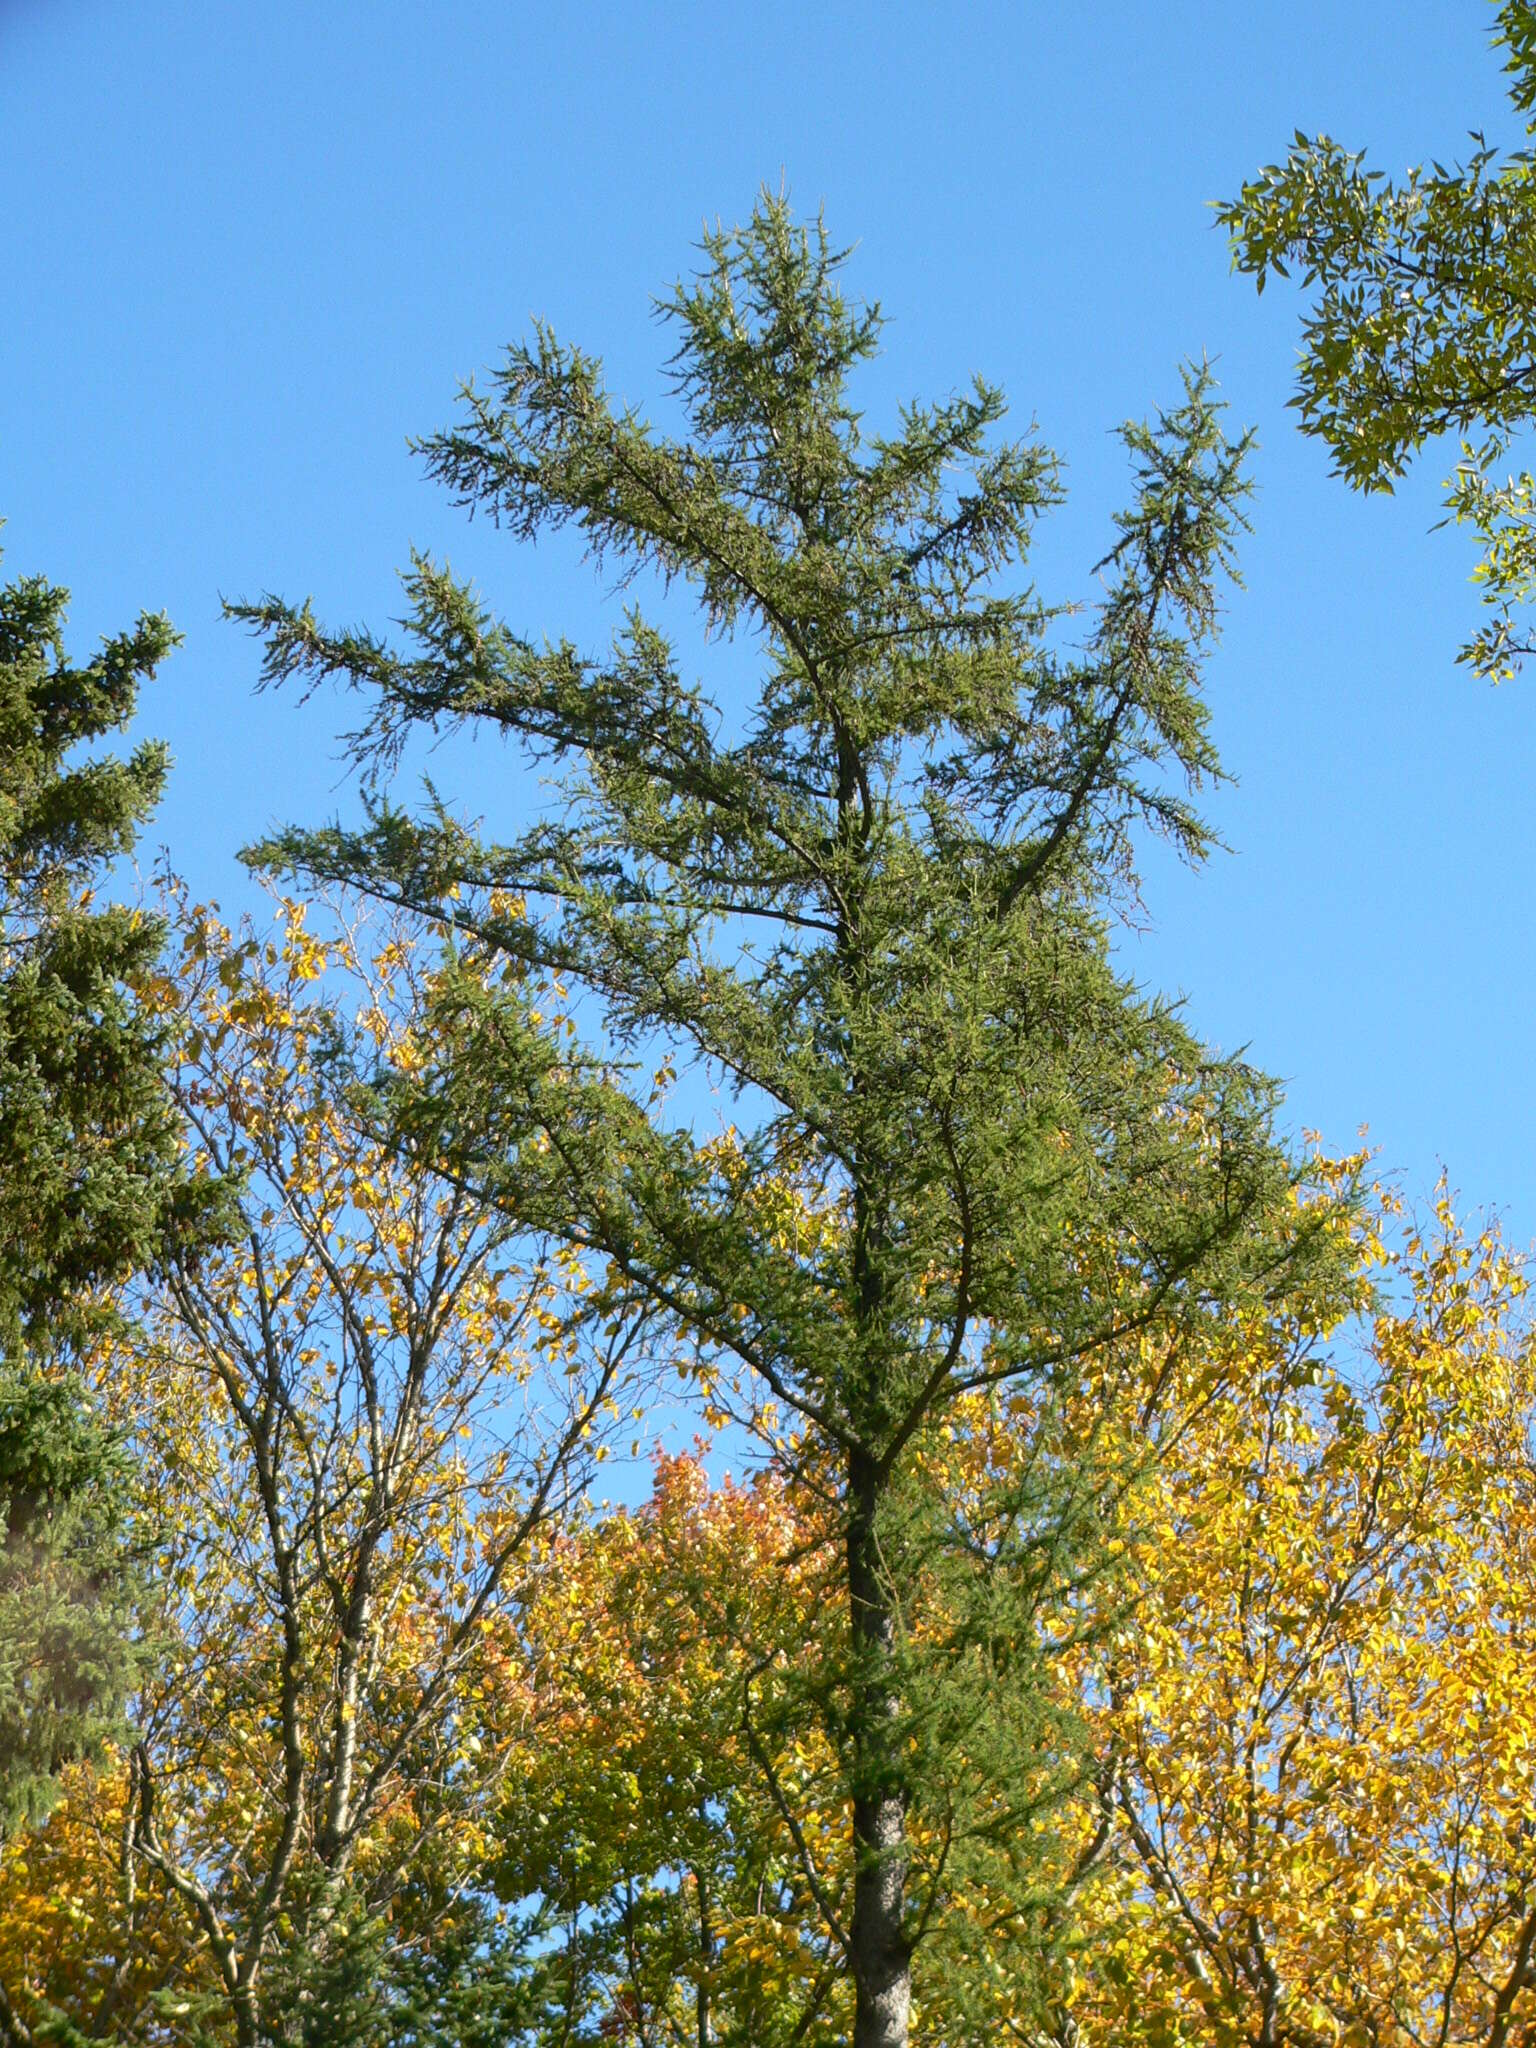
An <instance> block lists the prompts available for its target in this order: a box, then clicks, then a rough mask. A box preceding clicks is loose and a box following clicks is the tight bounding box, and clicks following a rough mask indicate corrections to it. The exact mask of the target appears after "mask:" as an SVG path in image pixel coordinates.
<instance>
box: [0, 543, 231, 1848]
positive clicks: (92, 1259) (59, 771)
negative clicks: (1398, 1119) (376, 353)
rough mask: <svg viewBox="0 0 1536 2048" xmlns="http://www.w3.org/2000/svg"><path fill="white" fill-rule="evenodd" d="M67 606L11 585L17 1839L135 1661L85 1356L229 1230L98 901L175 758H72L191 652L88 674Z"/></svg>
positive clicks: (9, 1459) (4, 1690)
mask: <svg viewBox="0 0 1536 2048" xmlns="http://www.w3.org/2000/svg"><path fill="white" fill-rule="evenodd" d="M67 596H68V593H67V592H65V591H63V590H60V589H58V588H56V587H55V586H53V585H51V584H49V583H47V582H46V581H44V580H43V579H41V578H38V577H30V578H25V579H23V580H21V581H18V582H15V583H12V584H9V585H7V586H5V587H3V588H0V1532H3V1547H0V1827H3V1825H4V1824H5V1823H7V1822H14V1821H16V1820H17V1819H19V1818H21V1817H23V1816H30V1817H33V1818H35V1817H37V1816H38V1815H39V1814H40V1813H41V1812H42V1811H44V1810H45V1809H46V1807H47V1805H48V1803H49V1801H50V1799H51V1797H52V1793H53V1789H54V1779H55V1775H56V1773H57V1771H58V1769H59V1768H60V1766H61V1765H62V1764H64V1763H65V1762H67V1761H69V1760H70V1759H71V1758H75V1757H79V1756H82V1755H85V1754H88V1753H89V1752H90V1751H91V1749H92V1748H93V1747H94V1746H95V1745H96V1743H97V1742H98V1741H99V1740H100V1738H101V1736H102V1734H103V1732H104V1731H105V1730H106V1729H108V1728H109V1727H110V1726H111V1725H112V1724H113V1719H114V1716H115V1714H116V1711H117V1709H118V1708H119V1706H120V1703H121V1701H122V1698H123V1695H124V1692H125V1689H126V1688H127V1686H128V1684H129V1682H130V1678H131V1673H132V1665H133V1651H132V1643H131V1636H132V1630H131V1618H130V1615H129V1612H128V1605H129V1598H130V1593H131V1573H130V1570H129V1566H128V1562H127V1558H126V1553H125V1550H124V1535H123V1529H122V1519H121V1514H120V1509H119V1502H120V1498H121V1487H120V1486H119V1485H117V1483H116V1482H117V1481H118V1480H119V1478H120V1468H119V1461H118V1453H117V1451H116V1450H115V1448H114V1446H113V1443H112V1440H111V1438H110V1436H109V1434H108V1433H107V1432H106V1431H105V1430H104V1428H103V1427H102V1425H101V1424H100V1422H99V1420H98V1419H97V1418H95V1417H94V1416H93V1415H92V1413H91V1412H90V1409H89V1406H88V1404H87V1403H86V1401H85V1399H84V1397H83V1395H82V1393H81V1390H80V1387H79V1384H78V1381H77V1380H76V1378H75V1377H74V1375H73V1374H72V1371H71V1358H72V1354H73V1353H75V1352H76V1351H77V1349H78V1347H79V1346H80V1345H82V1344H84V1343H86V1342H88V1341H90V1340H91V1338H92V1337H93V1335H94V1334H95V1333H97V1332H98V1331H99V1330H100V1329H101V1328H102V1326H103V1323H104V1321H105V1320H107V1319H108V1318H109V1316H110V1292H111V1290H112V1288H113V1287H114V1286H115V1285H116V1284H118V1283H120V1282H121V1281H123V1280H124V1279H126V1278H127V1277H128V1275H130V1274H131V1273H133V1272H134V1271H136V1270H140V1269H143V1268H146V1267H148V1266H150V1265H152V1264H153V1263H154V1262H155V1261H156V1259H157V1258H159V1257H160V1256H161V1255H162V1254H163V1253H164V1251H165V1250H166V1249H167V1247H168V1245H169V1244H170V1243H171V1242H173V1241H176V1242H182V1243H186V1242H190V1241H192V1240H194V1239H195V1238H196V1237H197V1236H199V1235H200V1234H201V1233H202V1232H203V1231H204V1230H205V1229H206V1228H207V1227H209V1226H210V1225H211V1223H212V1221H213V1216H214V1211H213V1208H212V1206H211V1203H212V1202H215V1201H216V1200H217V1196H216V1194H213V1193H211V1191H209V1190H208V1189H206V1188H198V1187H196V1186H194V1185H193V1184H191V1183H190V1182H189V1181H188V1179H187V1178H186V1176H185V1173H184V1170H183V1165H182V1161H181V1156H180V1152H181V1148H180V1143H179V1136H178V1124H177V1120H176V1117H175V1115H174V1113H173V1110H172V1106H171V1102H170V1098H169V1095H168V1093H167V1091H166V1087H165V1083H164V1078H163V1073H162V1064H163V1062H162V1052H163V1047H162V1043H161V1031H160V1027H159V1026H158V1025H156V1024H155V1023H154V1022H153V1021H152V1020H151V1019H150V1018H149V1017H148V1016H147V1014H146V1013H145V1012H144V1011H143V1010H142V1009H141V1007H140V1005H139V1003H138V1001H137V999H136V997H135V994H134V989H135V985H136V984H138V983H140V982H141V980H142V977H143V976H144V975H145V974H146V973H147V972H148V971H149V970H150V968H151V967H152V966H153V965H154V962H155V960H156V957H157V954H158V952H159V947H160V939H161V933H160V930H159V927H158V926H157V924H156V923H155V921H154V920H153V919H151V918H148V917H145V916H144V915H143V914H142V913H141V912H139V911H138V910H135V909H132V908H126V907H121V906H115V905H113V906H98V905H97V904H95V903H94V902H93V901H92V891H93V890H94V889H95V888H97V887H98V886H99V885H100V883H101V882H102V881H103V880H104V879H105V875H106V872H107V870H108V869H109V867H110V865H111V863H112V862H113V861H115V860H116V859H118V858H119V857H121V856H122V855H124V854H126V853H127V852H129V851H130V849H131V848H132V846H133V844H134V840H135V836H136V834H137V831H138V829H139V827H140V825H141V824H142V823H143V821H144V820H145V818H146V817H147V816H148V815H149V813H150V811H151V810H152V809H153V807H154V805H155V802H156V800H157V799H158V797H159V795H160V791H161V788H162V786H163V783H164V779H165V773H166V765H167V764H166V755H165V750H164V748H163V747H161V746H159V745H157V744H155V743H153V742H146V743H143V744H141V745H140V746H138V747H137V748H136V749H135V750H134V751H133V753H132V754H131V755H130V756H129V757H128V758H126V759H120V758H115V757H111V756H105V755H91V754H86V755H84V756H83V757H82V756H79V755H77V754H76V752H75V750H76V749H78V748H81V747H88V746H89V745H90V743H91V742H93V741H96V740H99V739H101V738H102V737H104V736H105V735H108V734H110V733H113V732H116V731H118V730H119V729H121V728H122V727H123V726H125V725H126V724H127V722H128V720H129V719H130V718H131V717H132V715H133V711H134V707H135V704H136V702H137V697H138V688H139V684H140V682H141V681H142V680H143V679H145V678H147V677H149V676H151V675H152V674H153V673H154V670H155V667H156V665H157V664H158V663H159V662H160V660H161V659H162V658H163V657H164V655H165V654H166V653H167V652H168V650H169V649H170V647H171V646H172V645H173V643H174V635H173V634H172V632H171V629H170V627H169V625H168V623H167V622H166V621H165V620H164V619H163V618H151V617H147V616H146V617H143V618H141V619H140V620H139V622H138V624H137V626H136V627H135V628H134V630H133V631H132V632H130V633H127V634H124V635H121V636H119V637H118V638H115V639H113V640H110V641H108V642H107V643H106V644H105V646H104V647H103V648H102V650H101V652H100V653H99V654H98V656H97V657H96V659H95V660H94V661H92V662H90V663H88V664H86V665H85V666H83V667H74V666H71V665H70V664H69V662H68V661H67V659H66V656H65V653H64V648H63V641H62V627H63V620H64V613H65V606H66V603H67Z"/></svg>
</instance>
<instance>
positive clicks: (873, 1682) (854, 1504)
mask: <svg viewBox="0 0 1536 2048" xmlns="http://www.w3.org/2000/svg"><path fill="white" fill-rule="evenodd" d="M881 1490H882V1488H881V1476H880V1473H879V1470H878V1468H877V1466H876V1464H875V1461H874V1460H873V1459H872V1458H870V1457H869V1456H867V1455H866V1454H864V1453H861V1452H857V1451H856V1452H855V1453H854V1454H853V1455H852V1457H851V1459H850V1461H849V1472H848V1496H849V1515H848V1593H849V1603H850V1613H851V1619H852V1624H853V1652H854V1656H853V1698H852V1713H851V1716H850V1722H851V1734H852V1739H853V1847H854V1857H855V1870H854V1881H853V1924H852V1927H851V1928H850V1930H849V1944H850V1947H851V1949H852V1965H853V1981H854V2025H853V2040H854V2048H906V2044H907V2036H908V2028H909V2023H910V2017H911V2005H912V1959H911V1953H910V1951H909V1949H908V1946H907V1936H906V1891H907V1840H906V1838H907V1785H906V1781H905V1776H904V1772H903V1759H902V1758H901V1757H900V1756H899V1755H898V1753H897V1720H898V1701H897V1698H896V1694H895V1672H894V1649H895V1639H896V1624H895V1616H894V1613H893V1611H892V1603H891V1597H890V1592H889V1589H888V1587H887V1585H886V1581H885V1575H884V1571H883V1569H882V1564H881V1558H880V1554H879V1540H878V1533H877V1530H876V1516H877V1511H878V1509H879V1505H880V1494H881Z"/></svg>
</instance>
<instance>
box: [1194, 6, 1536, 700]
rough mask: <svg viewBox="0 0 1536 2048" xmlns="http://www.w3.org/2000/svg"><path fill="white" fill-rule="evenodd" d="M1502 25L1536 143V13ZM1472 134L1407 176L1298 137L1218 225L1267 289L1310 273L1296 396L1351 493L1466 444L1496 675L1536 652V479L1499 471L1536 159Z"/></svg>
mask: <svg viewBox="0 0 1536 2048" xmlns="http://www.w3.org/2000/svg"><path fill="white" fill-rule="evenodd" d="M1495 20H1496V22H1497V31H1496V34H1495V37H1494V41H1495V45H1496V46H1497V47H1500V48H1502V49H1503V50H1504V51H1505V53H1506V63H1505V69H1506V71H1507V72H1508V74H1509V79H1510V84H1509V96H1510V99H1511V102H1512V103H1513V105H1514V108H1515V110H1516V112H1517V113H1518V114H1520V115H1522V116H1523V117H1525V120H1526V133H1527V135H1532V134H1536V122H1533V121H1532V119H1531V116H1532V114H1533V112H1536V6H1533V5H1532V4H1530V0H1505V4H1503V5H1502V6H1500V7H1498V8H1497V9H1496V11H1495ZM1472 139H1473V141H1474V143H1475V144H1476V147H1475V148H1474V150H1473V151H1472V153H1471V154H1470V155H1469V156H1468V158H1467V159H1466V161H1465V162H1464V163H1459V164H1454V165H1452V166H1450V167H1447V166H1446V165H1444V164H1440V163H1434V164H1430V165H1419V166H1416V167H1415V168H1413V169H1412V170H1410V171H1408V172H1407V173H1406V174H1405V176H1404V177H1403V178H1402V180H1401V181H1398V182H1394V181H1393V180H1391V179H1389V178H1387V177H1385V176H1383V175H1382V173H1380V172H1378V171H1373V170H1370V169H1368V168H1367V166H1366V160H1365V154H1364V152H1363V151H1362V152H1358V153H1356V152H1351V151H1349V150H1346V149H1344V148H1343V147H1342V146H1341V145H1340V144H1339V143H1337V142H1335V141H1333V140H1332V138H1331V137H1329V136H1326V135H1319V136H1315V137H1309V136H1307V135H1304V134H1302V133H1301V132H1300V130H1298V131H1297V133H1296V137H1295V142H1294V146H1293V147H1292V149H1291V151H1290V154H1289V155H1288V156H1287V158H1286V160H1285V162H1284V163H1283V164H1269V165H1266V166H1265V168H1264V169H1263V170H1261V171H1260V172H1259V174H1258V176H1257V177H1256V178H1253V179H1251V180H1250V181H1249V182H1248V183H1247V184H1246V185H1244V187H1243V188H1242V191H1241V192H1240V193H1239V194H1238V196H1237V198H1236V199H1233V200H1231V201H1229V202H1227V203H1226V204H1224V205H1222V206H1220V207H1218V208H1217V217H1218V219H1219V220H1220V221H1221V222H1222V223H1223V225H1224V226H1225V227H1226V228H1227V230H1228V232H1229V234H1230V236H1231V238H1232V254H1233V262H1234V264H1235V265H1236V267H1237V269H1239V270H1241V271H1244V272H1246V273H1247V274H1248V275H1250V276H1252V277H1253V278H1254V279H1255V281H1256V282H1257V285H1258V288H1259V290H1260V291H1262V290H1263V289H1264V285H1265V281H1266V279H1268V278H1269V277H1271V276H1274V277H1282V278H1283V277H1288V276H1289V275H1290V273H1291V271H1292V270H1293V269H1294V270H1296V271H1298V272H1299V273H1300V275H1301V282H1302V286H1303V289H1304V290H1306V291H1307V292H1308V293H1309V294H1310V307H1309V310H1308V313H1307V315H1306V318H1305V321H1304V323H1303V327H1302V345H1301V359H1300V366H1299V370H1298V376H1297V390H1296V396H1295V398H1294V399H1293V400H1292V403H1293V404H1294V405H1295V406H1296V408H1297V410H1298V411H1299V413H1300V415H1301V424H1302V428H1303V431H1304V432H1306V433H1309V434H1315V435H1317V436H1318V437H1319V439H1321V440H1322V441H1323V442H1324V443H1325V445H1326V446H1327V448H1328V450H1329V452H1330V453H1331V455H1332V456H1333V459H1334V466H1335V469H1336V470H1337V472H1338V474H1339V475H1341V476H1342V477H1343V478H1344V479H1345V481H1346V482H1347V483H1349V484H1350V485H1352V486H1353V487H1354V488H1355V489H1356V490H1362V491H1390V490H1391V489H1392V488H1393V486H1394V485H1395V484H1396V483H1397V481H1398V479H1399V478H1401V477H1402V476H1404V475H1405V474H1406V473H1407V470H1408V468H1409V466H1410V464H1411V463H1412V461H1413V459H1414V457H1415V456H1416V455H1418V453H1419V452H1420V450H1421V449H1423V448H1424V447H1425V446H1426V444H1428V443H1430V442H1432V441H1435V440H1437V439H1439V438H1440V437H1441V436H1442V435H1445V434H1448V433H1450V434H1455V435H1457V436H1458V437H1459V438H1460V443H1461V450H1460V460H1459V462H1458V463H1457V466H1456V471H1455V474H1454V476H1453V477H1452V478H1451V479H1450V481H1449V483H1448V487H1447V489H1448V495H1447V498H1446V506H1447V510H1448V511H1449V513H1450V514H1451V515H1452V517H1453V518H1454V520H1455V521H1456V522H1457V523H1458V524H1464V525H1467V526H1470V527H1471V529H1472V530H1473V532H1474V533H1476V535H1477V536H1478V539H1479V542H1480V544H1481V546H1482V551H1483V552H1482V556H1481V559H1480V561H1479V562H1478V565H1477V568H1476V570H1475V571H1474V578H1475V580H1476V581H1477V582H1478V583H1480V584H1481V585H1482V587H1483V596H1484V601H1485V603H1486V604H1487V605H1488V607H1489V609H1490V612H1491V617H1490V618H1489V620H1488V622H1487V623H1486V624H1485V625H1484V626H1482V627H1481V628H1480V629H1479V631H1478V632H1477V633H1476V634H1475V635H1474V636H1473V638H1472V640H1471V641H1470V642H1469V643H1468V645H1467V646H1466V647H1465V648H1464V649H1463V650H1462V654H1461V657H1460V658H1461V659H1462V660H1463V661H1465V662H1467V663H1469V664H1470V665H1471V667H1472V668H1473V669H1474V670H1475V671H1476V672H1477V673H1478V674H1480V675H1485V676H1488V677H1490V678H1492V679H1494V680H1495V681H1497V680H1500V679H1502V678H1504V677H1506V676H1509V675H1512V674H1513V673H1514V672H1515V670H1516V669H1517V668H1518V667H1519V665H1520V663H1521V662H1522V661H1523V660H1524V658H1525V656H1526V655H1528V654H1529V653H1531V651H1532V642H1531V638H1530V628H1529V625H1528V624H1526V623H1523V622H1522V618H1521V614H1522V613H1523V612H1524V611H1525V609H1526V608H1527V607H1528V606H1529V605H1530V604H1531V602H1532V600H1533V598H1536V482H1533V480H1532V477H1531V474H1530V472H1529V471H1528V470H1521V471H1518V472H1516V473H1514V474H1506V476H1505V478H1504V480H1503V481H1500V480H1499V479H1498V477H1497V476H1496V475H1495V471H1496V470H1497V469H1498V468H1500V467H1501V466H1502V465H1503V463H1504V461H1505V458H1506V456H1507V455H1508V453H1509V450H1510V448H1511V447H1512V445H1513V444H1514V442H1515V441H1516V440H1517V439H1518V438H1519V437H1520V436H1521V435H1522V434H1524V433H1525V432H1526V431H1527V430H1528V429H1529V427H1530V425H1531V423H1532V420H1533V418H1536V157H1533V155H1532V153H1531V151H1530V150H1529V149H1522V150H1518V151H1515V152H1514V153H1512V154H1510V155H1507V156H1501V155H1500V154H1499V153H1498V152H1497V151H1495V150H1493V149H1490V148H1488V147H1487V146H1486V145H1485V144H1484V142H1483V139H1482V137H1481V136H1480V135H1477V134H1474V136H1473V138H1472Z"/></svg>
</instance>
